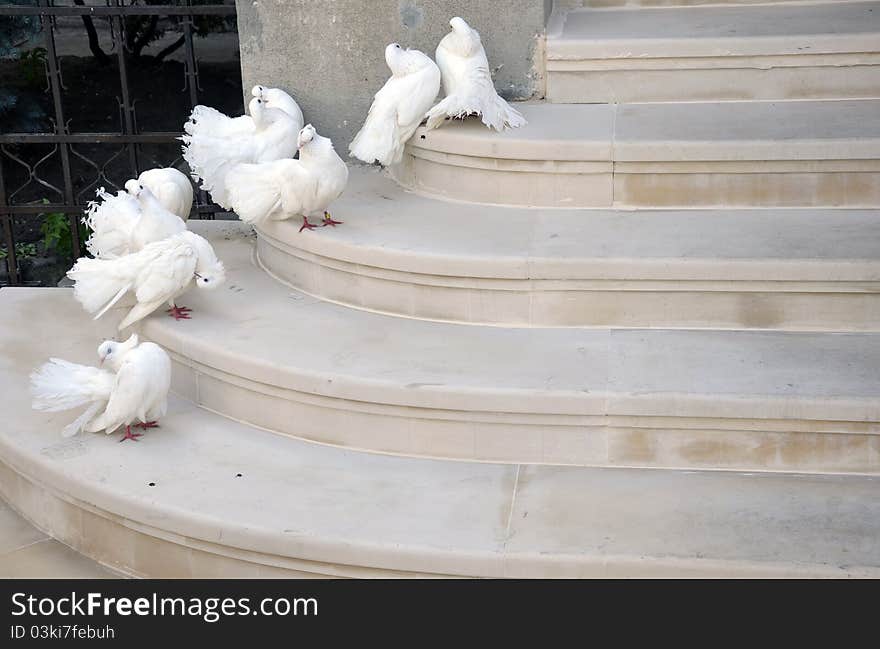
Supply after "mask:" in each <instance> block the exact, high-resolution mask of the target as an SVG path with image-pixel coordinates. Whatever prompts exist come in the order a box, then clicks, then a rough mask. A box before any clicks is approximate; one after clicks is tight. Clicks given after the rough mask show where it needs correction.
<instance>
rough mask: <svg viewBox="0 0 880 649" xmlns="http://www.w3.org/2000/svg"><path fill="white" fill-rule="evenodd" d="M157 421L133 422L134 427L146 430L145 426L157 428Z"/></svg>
mask: <svg viewBox="0 0 880 649" xmlns="http://www.w3.org/2000/svg"><path fill="white" fill-rule="evenodd" d="M158 427H159V422H157V421H141V422H138V423H137V424H135V428H140V429H141V430H146V429H147V428H158Z"/></svg>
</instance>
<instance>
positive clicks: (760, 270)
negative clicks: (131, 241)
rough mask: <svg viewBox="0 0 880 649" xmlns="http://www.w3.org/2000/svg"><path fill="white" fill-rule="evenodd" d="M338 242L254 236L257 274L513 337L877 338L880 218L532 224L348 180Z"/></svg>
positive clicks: (294, 234) (764, 215) (564, 215)
mask: <svg viewBox="0 0 880 649" xmlns="http://www.w3.org/2000/svg"><path fill="white" fill-rule="evenodd" d="M333 211H334V215H335V217H336V218H338V219H342V220H344V221H345V224H344V226H342V227H338V228H324V229H322V230H321V231H320V232H303V233H300V232H298V230H299V222H297V221H276V222H270V223H267V224H265V225H263V226H261V227H260V228H259V229H258V235H259V239H258V243H257V250H258V253H259V260H260V263H261V265H262V266H263V267H264V268H266V269H267V270H268V271H269V272H270V273H272V274H273V275H274V276H275V277H277V278H279V279H281V280H283V281H285V282H287V283H289V284H291V285H292V286H294V287H296V288H298V289H300V290H302V291H304V292H306V293H309V294H311V295H316V296H318V297H321V298H322V299H327V300H332V301H335V302H339V303H341V304H345V305H348V306H355V307H358V308H364V309H369V310H374V311H379V312H385V313H390V314H394V315H404V316H409V317H415V318H424V319H431V320H442V321H450V322H468V323H477V324H496V325H504V326H515V327H528V326H535V327H582V326H614V327H619V326H624V327H690V328H763V329H785V330H826V331H827V330H838V331H840V330H844V331H846V330H849V331H854V330H863V331H871V330H872V331H878V330H880V245H878V242H880V212H877V211H870V210H868V211H857V210H827V209H826V210H817V209H792V210H767V209H762V210H713V211H698V210H687V211H668V210H667V211H659V210H657V211H653V210H652V211H627V212H624V211H610V210H542V211H539V210H533V209H517V208H512V207H494V206H483V205H466V204H461V203H450V202H448V201H440V200H435V199H431V198H427V197H424V196H421V195H419V194H415V193H412V192H407V191H404V190H403V189H401V188H400V187H399V186H397V185H396V184H395V183H393V182H392V181H391V180H390V179H388V178H387V177H386V176H385V175H383V174H381V173H379V172H377V171H376V170H373V169H367V168H363V167H356V168H353V169H352V170H351V174H350V179H349V186H348V188H347V189H346V192H345V194H344V195H343V196H342V198H341V199H339V200H338V201H337V202H336V203H335V204H334V205H333Z"/></svg>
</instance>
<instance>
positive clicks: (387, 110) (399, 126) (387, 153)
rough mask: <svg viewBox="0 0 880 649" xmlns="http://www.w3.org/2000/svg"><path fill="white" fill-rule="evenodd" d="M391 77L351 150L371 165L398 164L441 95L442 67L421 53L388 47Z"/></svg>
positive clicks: (375, 98) (386, 59)
mask: <svg viewBox="0 0 880 649" xmlns="http://www.w3.org/2000/svg"><path fill="white" fill-rule="evenodd" d="M385 62H386V63H387V64H388V68H389V69H390V70H391V78H390V79H388V81H386V82H385V85H384V86H382V88H381V89H380V90H379V92H377V93H376V96H375V97H374V98H373V104H372V105H371V106H370V112H369V113H368V114H367V119H366V121H365V122H364V125H363V127H362V128H361V130H360V131H358V134H357V135H355V136H354V139H353V140H352V141H351V144H349V145H348V150H349V152H350V153H351V155H353V156H354V157H355V158H358V159H359V160H363V161H364V162H367V163H369V164H372V163H373V162H374V161H378V162H379V163H380V164H382V165H384V166H386V167H387V166H389V165H392V164H397V163H398V162H400V160H401V158H403V145H404V144H406V142H407V140H409V139H410V138H411V137H412V135H413V133H415V132H416V129H417V128H418V127H419V124H421V122H422V119H424V116H425V111H427V110H428V109H429V108H430V107H431V105H432V104H433V103H434V100H435V99H436V98H437V93H438V92H440V68H438V67H437V65H436V64H435V63H434V61H432V60H431V57H429V56H426V55H425V54H424V53H422V52H420V51H418V50H405V49H403V48H401V47H400V45H399V44H397V43H391V44H390V45H389V46H388V47H386V48H385Z"/></svg>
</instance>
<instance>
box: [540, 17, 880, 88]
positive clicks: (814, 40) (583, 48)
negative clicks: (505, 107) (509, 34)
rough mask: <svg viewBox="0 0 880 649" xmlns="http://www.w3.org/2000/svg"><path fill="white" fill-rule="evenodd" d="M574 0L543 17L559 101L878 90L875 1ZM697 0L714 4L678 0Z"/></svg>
mask: <svg viewBox="0 0 880 649" xmlns="http://www.w3.org/2000/svg"><path fill="white" fill-rule="evenodd" d="M578 4H579V3H577V2H561V3H560V2H557V3H556V10H555V12H554V14H553V15H552V16H551V19H550V21H549V22H548V26H547V32H548V39H547V48H546V98H547V99H548V100H550V101H552V102H555V103H588V102H600V103H602V102H610V103H624V102H645V101H665V102H682V101H713V100H715V101H730V100H752V99H796V100H799V99H851V98H857V97H863V98H864V97H878V96H880V51H878V47H877V43H878V42H880V41H878V39H880V19H878V17H877V16H878V13H877V8H878V7H880V5H878V3H876V2H863V1H861V0H857V1H855V2H846V1H840V0H839V1H835V2H806V3H804V2H798V3H789V2H779V3H757V2H715V3H708V2H704V1H702V0H685V1H675V0H672V1H667V0H660V1H656V0H647V1H645V2H638V1H634V2H626V1H625V0H596V2H595V3H593V4H592V6H590V7H589V8H579V7H578ZM597 4H600V5H601V7H602V8H601V9H598V10H597V9H596V5H597ZM699 4H714V5H715V6H682V5H699ZM648 5H650V6H656V5H662V6H660V7H658V8H646V6H648ZM609 6H613V7H619V8H611V9H610V10H607V9H608V8H609ZM636 7H638V10H633V9H634V8H636Z"/></svg>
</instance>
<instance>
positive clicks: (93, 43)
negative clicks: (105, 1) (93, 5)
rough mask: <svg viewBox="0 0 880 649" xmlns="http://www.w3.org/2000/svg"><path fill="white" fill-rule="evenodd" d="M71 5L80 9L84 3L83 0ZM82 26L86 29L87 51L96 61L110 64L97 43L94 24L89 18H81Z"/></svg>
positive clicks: (77, 0)
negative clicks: (90, 52) (89, 51)
mask: <svg viewBox="0 0 880 649" xmlns="http://www.w3.org/2000/svg"><path fill="white" fill-rule="evenodd" d="M73 4H75V5H79V6H80V7H82V6H83V5H84V4H85V2H84V0H73ZM82 21H83V26H85V28H86V34H88V37H89V49H90V50H91V51H92V55H93V56H94V57H95V58H96V59H98V61H99V62H100V63H101V64H103V65H107V64H108V63H110V57H109V56H107V54H106V53H105V52H104V50H102V49H101V44H100V42H99V41H98V32H97V30H96V29H95V23H93V22H92V17H91V16H82Z"/></svg>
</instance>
